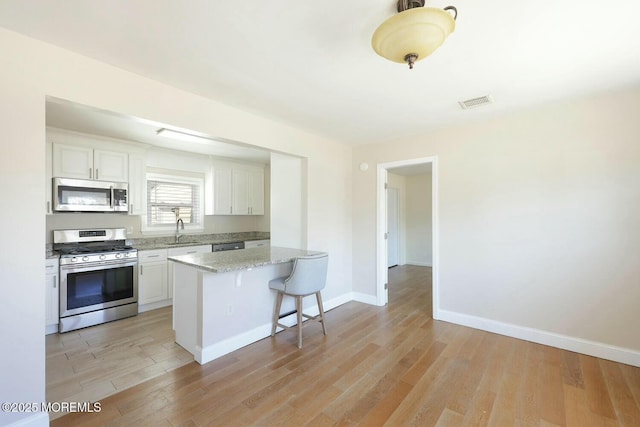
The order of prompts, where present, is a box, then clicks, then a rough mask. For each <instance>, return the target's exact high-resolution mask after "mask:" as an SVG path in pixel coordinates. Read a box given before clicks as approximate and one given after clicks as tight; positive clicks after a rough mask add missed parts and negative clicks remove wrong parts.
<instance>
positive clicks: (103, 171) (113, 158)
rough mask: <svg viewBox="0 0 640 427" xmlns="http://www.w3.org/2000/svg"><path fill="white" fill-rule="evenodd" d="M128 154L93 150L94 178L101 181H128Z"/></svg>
mask: <svg viewBox="0 0 640 427" xmlns="http://www.w3.org/2000/svg"><path fill="white" fill-rule="evenodd" d="M128 160H129V155H128V154H127V153H119V152H116V151H104V150H94V151H93V167H94V174H93V178H94V179H99V180H101V181H115V182H128V181H129V162H128Z"/></svg>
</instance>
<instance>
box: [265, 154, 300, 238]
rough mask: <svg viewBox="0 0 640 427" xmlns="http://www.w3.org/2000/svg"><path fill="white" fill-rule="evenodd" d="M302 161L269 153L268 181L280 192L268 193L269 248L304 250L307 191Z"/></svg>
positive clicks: (297, 158)
mask: <svg viewBox="0 0 640 427" xmlns="http://www.w3.org/2000/svg"><path fill="white" fill-rule="evenodd" d="M305 174H306V171H305V170H304V168H303V159H301V158H299V157H294V156H287V155H284V154H280V153H271V182H272V183H273V185H274V186H275V187H276V188H278V189H279V191H277V192H275V191H274V192H272V193H271V210H272V211H271V230H273V233H272V235H271V245H272V246H281V247H285V248H294V249H307V248H306V238H305V236H306V224H305V221H304V216H305V214H306V199H307V189H306V186H305V185H304V183H305V182H306V178H305V177H304V175H305Z"/></svg>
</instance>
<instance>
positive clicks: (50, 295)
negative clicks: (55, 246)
mask: <svg viewBox="0 0 640 427" xmlns="http://www.w3.org/2000/svg"><path fill="white" fill-rule="evenodd" d="M45 272H46V273H45V289H46V292H45V298H46V299H45V304H46V305H45V308H44V310H45V311H44V313H45V315H44V317H45V329H44V330H45V334H53V333H56V332H58V322H60V318H59V313H60V308H59V307H60V291H59V287H60V278H59V276H58V258H48V259H46V260H45Z"/></svg>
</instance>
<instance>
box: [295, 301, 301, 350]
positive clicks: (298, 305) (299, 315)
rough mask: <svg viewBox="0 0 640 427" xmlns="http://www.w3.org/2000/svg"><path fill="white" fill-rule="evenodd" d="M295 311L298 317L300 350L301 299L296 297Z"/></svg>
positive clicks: (299, 344)
mask: <svg viewBox="0 0 640 427" xmlns="http://www.w3.org/2000/svg"><path fill="white" fill-rule="evenodd" d="M296 311H297V313H296V314H297V315H298V348H302V297H301V296H297V297H296Z"/></svg>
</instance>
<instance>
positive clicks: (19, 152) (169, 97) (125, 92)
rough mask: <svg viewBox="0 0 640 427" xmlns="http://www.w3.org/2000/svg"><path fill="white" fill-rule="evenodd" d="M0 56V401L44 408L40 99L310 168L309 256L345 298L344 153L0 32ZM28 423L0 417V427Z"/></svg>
mask: <svg viewBox="0 0 640 427" xmlns="http://www.w3.org/2000/svg"><path fill="white" fill-rule="evenodd" d="M0 51H1V52H2V55H0V90H1V93H2V96H1V97H0V117H2V126H1V127H0V145H1V148H2V156H0V178H2V182H4V183H7V184H11V185H3V186H2V187H1V189H0V201H1V202H0V203H2V209H0V212H1V213H0V221H1V223H2V224H4V225H5V228H4V230H3V242H5V243H7V242H8V243H10V246H11V253H20V254H21V255H22V256H21V257H18V258H15V259H14V258H9V257H8V256H7V253H6V252H3V256H2V257H1V258H0V259H1V261H0V279H1V281H2V296H3V297H2V299H0V313H1V314H0V325H1V326H0V333H1V336H2V338H3V341H4V342H5V343H8V345H10V346H11V351H10V352H9V351H3V352H2V354H1V355H0V377H1V378H2V385H0V400H1V401H3V402H5V401H13V402H41V401H44V400H45V369H44V368H45V349H44V247H45V203H44V200H45V195H44V185H43V183H44V182H45V168H44V160H45V97H46V96H47V95H49V96H54V97H57V98H61V99H66V100H70V101H73V102H77V103H80V104H84V105H89V106H93V107H97V108H101V109H104V110H108V111H115V112H118V113H121V114H126V115H130V116H134V117H140V118H146V119H150V120H154V121H158V122H162V123H168V124H172V125H175V126H178V127H181V128H185V129H192V130H194V131H199V132H202V133H205V134H208V135H215V136H218V137H221V138H227V139H229V140H235V141H241V142H245V143H248V144H253V145H256V146H260V147H262V148H266V149H270V150H276V151H279V152H283V153H290V154H293V155H297V156H300V157H304V158H307V159H308V194H309V197H308V207H309V212H308V215H307V218H305V219H306V221H307V236H306V239H307V242H308V246H309V248H312V249H318V250H323V251H327V252H329V254H330V257H331V261H330V265H329V273H328V279H327V280H328V286H327V295H326V298H327V299H329V298H332V297H336V296H338V295H342V294H344V293H348V292H349V291H350V290H351V252H352V246H351V234H352V233H351V232H352V230H351V205H350V200H351V188H352V187H351V150H350V149H349V148H347V147H345V146H343V145H341V144H339V143H337V142H335V141H331V140H327V139H323V138H320V137H317V136H314V135H311V134H308V133H305V132H302V131H300V130H297V129H294V128H290V127H287V126H284V125H282V124H279V123H276V122H273V121H269V120H267V119H263V118H260V117H257V116H254V115H251V114H248V113H244V112H242V111H239V110H236V109H233V108H230V107H227V106H224V105H222V104H219V103H216V102H213V101H211V100H208V99H205V98H202V97H198V96H196V95H193V94H191V93H187V92H184V91H180V90H177V89H175V88H172V87H170V86H167V85H164V84H160V83H157V82H155V81H152V80H150V79H146V78H144V77H141V76H139V75H135V74H132V73H127V72H124V71H122V70H120V69H117V68H115V67H111V66H109V65H106V64H103V63H100V62H97V61H94V60H91V59H89V58H86V57H82V56H79V55H76V54H73V53H70V52H68V51H65V50H62V49H58V48H56V47H53V46H51V45H48V44H45V43H41V42H39V41H36V40H34V39H29V38H26V37H23V36H20V35H18V34H16V33H13V32H10V31H7V30H4V29H0ZM328 162H331V165H332V166H331V168H327V167H326V165H327V164H328ZM15 206H19V207H20V214H19V215H18V216H16V211H15V209H14V208H15ZM8 207H11V209H9V208H8ZM326 210H329V211H330V212H329V213H328V214H327V212H326ZM18 225H19V226H18ZM4 247H5V248H7V247H8V246H7V245H4ZM5 251H6V249H5ZM28 416H29V415H28V414H8V413H0V424H2V425H4V424H7V423H9V422H12V421H15V420H18V419H22V418H26V417H28ZM36 418H37V416H36ZM46 419H47V417H46V416H43V417H42V420H43V421H45V422H46ZM45 425H46V424H45Z"/></svg>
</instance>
